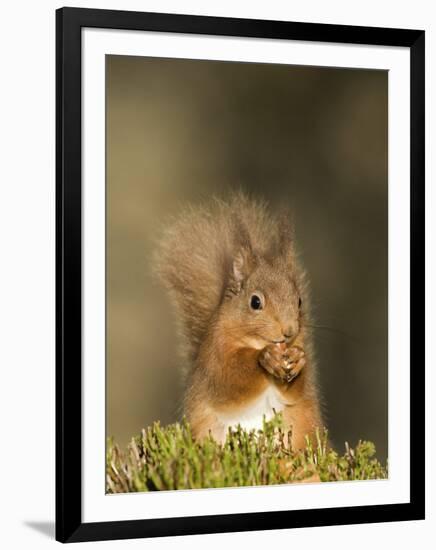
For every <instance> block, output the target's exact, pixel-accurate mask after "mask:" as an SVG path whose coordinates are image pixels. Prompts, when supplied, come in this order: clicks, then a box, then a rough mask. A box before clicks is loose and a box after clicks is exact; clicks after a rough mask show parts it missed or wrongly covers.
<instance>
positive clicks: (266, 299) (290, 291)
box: [222, 233, 305, 349]
mask: <svg viewBox="0 0 436 550" xmlns="http://www.w3.org/2000/svg"><path fill="white" fill-rule="evenodd" d="M281 235H282V237H281V238H278V241H277V246H275V247H274V250H272V251H269V252H268V253H256V252H254V250H253V248H252V247H251V245H250V244H248V243H247V242H246V243H245V244H244V245H243V246H241V247H240V248H239V250H238V252H237V253H236V255H235V257H234V258H233V259H232V262H231V265H230V273H229V276H228V283H227V287H226V290H225V294H224V302H223V304H222V306H223V310H224V311H223V313H224V312H225V314H224V316H223V319H224V320H225V324H226V328H227V329H228V331H229V332H228V333H229V334H233V335H234V336H235V337H236V338H238V339H240V343H241V345H243V346H248V347H252V348H256V349H262V348H264V347H265V346H267V345H268V344H270V343H273V342H274V343H278V342H284V341H292V340H294V338H295V337H296V336H297V334H298V333H299V331H300V329H301V324H302V319H303V311H304V305H305V304H303V298H304V297H303V296H302V294H303V290H304V289H303V285H302V281H301V275H300V273H299V269H298V266H297V265H296V256H295V253H294V250H293V246H292V239H291V238H290V236H289V235H288V234H283V233H282V234H281Z"/></svg>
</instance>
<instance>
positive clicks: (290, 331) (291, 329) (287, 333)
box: [283, 323, 298, 340]
mask: <svg viewBox="0 0 436 550" xmlns="http://www.w3.org/2000/svg"><path fill="white" fill-rule="evenodd" d="M297 332H298V326H297V324H296V323H293V324H292V325H288V326H287V327H286V328H285V329H284V330H283V336H284V337H285V338H286V339H287V340H289V339H291V338H295V336H296V335H297Z"/></svg>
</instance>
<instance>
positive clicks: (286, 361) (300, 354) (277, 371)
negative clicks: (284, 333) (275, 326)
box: [259, 344, 306, 384]
mask: <svg viewBox="0 0 436 550" xmlns="http://www.w3.org/2000/svg"><path fill="white" fill-rule="evenodd" d="M304 355H305V354H304V350H303V349H302V348H300V347H299V346H292V347H290V348H289V349H286V348H283V345H281V344H270V345H269V346H267V347H266V348H264V349H263V350H262V351H261V352H260V355H259V363H260V365H261V366H262V367H263V368H264V369H265V370H266V371H267V372H269V373H270V374H272V376H275V377H276V378H279V379H280V380H282V381H284V382H287V383H288V384H289V383H290V382H292V380H293V379H294V378H295V377H296V376H298V374H299V373H300V371H301V369H302V368H303V367H304V365H305V364H306V359H305V357H304Z"/></svg>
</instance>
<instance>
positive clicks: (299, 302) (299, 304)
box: [298, 298, 302, 309]
mask: <svg viewBox="0 0 436 550" xmlns="http://www.w3.org/2000/svg"><path fill="white" fill-rule="evenodd" d="M301 304H302V301H301V298H298V309H300V308H301Z"/></svg>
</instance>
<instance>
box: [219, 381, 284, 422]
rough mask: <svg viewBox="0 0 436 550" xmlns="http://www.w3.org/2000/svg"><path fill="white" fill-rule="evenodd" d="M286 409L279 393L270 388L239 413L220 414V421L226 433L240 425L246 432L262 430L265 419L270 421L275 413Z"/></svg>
mask: <svg viewBox="0 0 436 550" xmlns="http://www.w3.org/2000/svg"><path fill="white" fill-rule="evenodd" d="M284 407H285V402H284V401H283V398H282V397H281V396H280V394H279V392H278V391H277V390H276V389H275V388H274V387H273V386H269V387H268V388H267V389H266V390H265V391H264V392H263V393H262V394H261V395H260V396H259V397H258V398H257V399H256V400H254V401H252V402H251V403H249V404H248V405H247V406H246V407H243V408H241V409H239V410H238V411H235V412H232V413H226V414H222V413H220V414H219V420H220V422H222V423H223V425H224V427H225V433H226V432H227V431H228V428H229V427H236V426H237V425H238V424H240V425H241V427H242V428H244V429H246V430H253V429H255V430H257V429H261V428H262V425H263V417H264V416H265V418H266V420H270V419H271V418H272V417H273V416H274V411H275V412H280V411H282V410H283V408H284Z"/></svg>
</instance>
